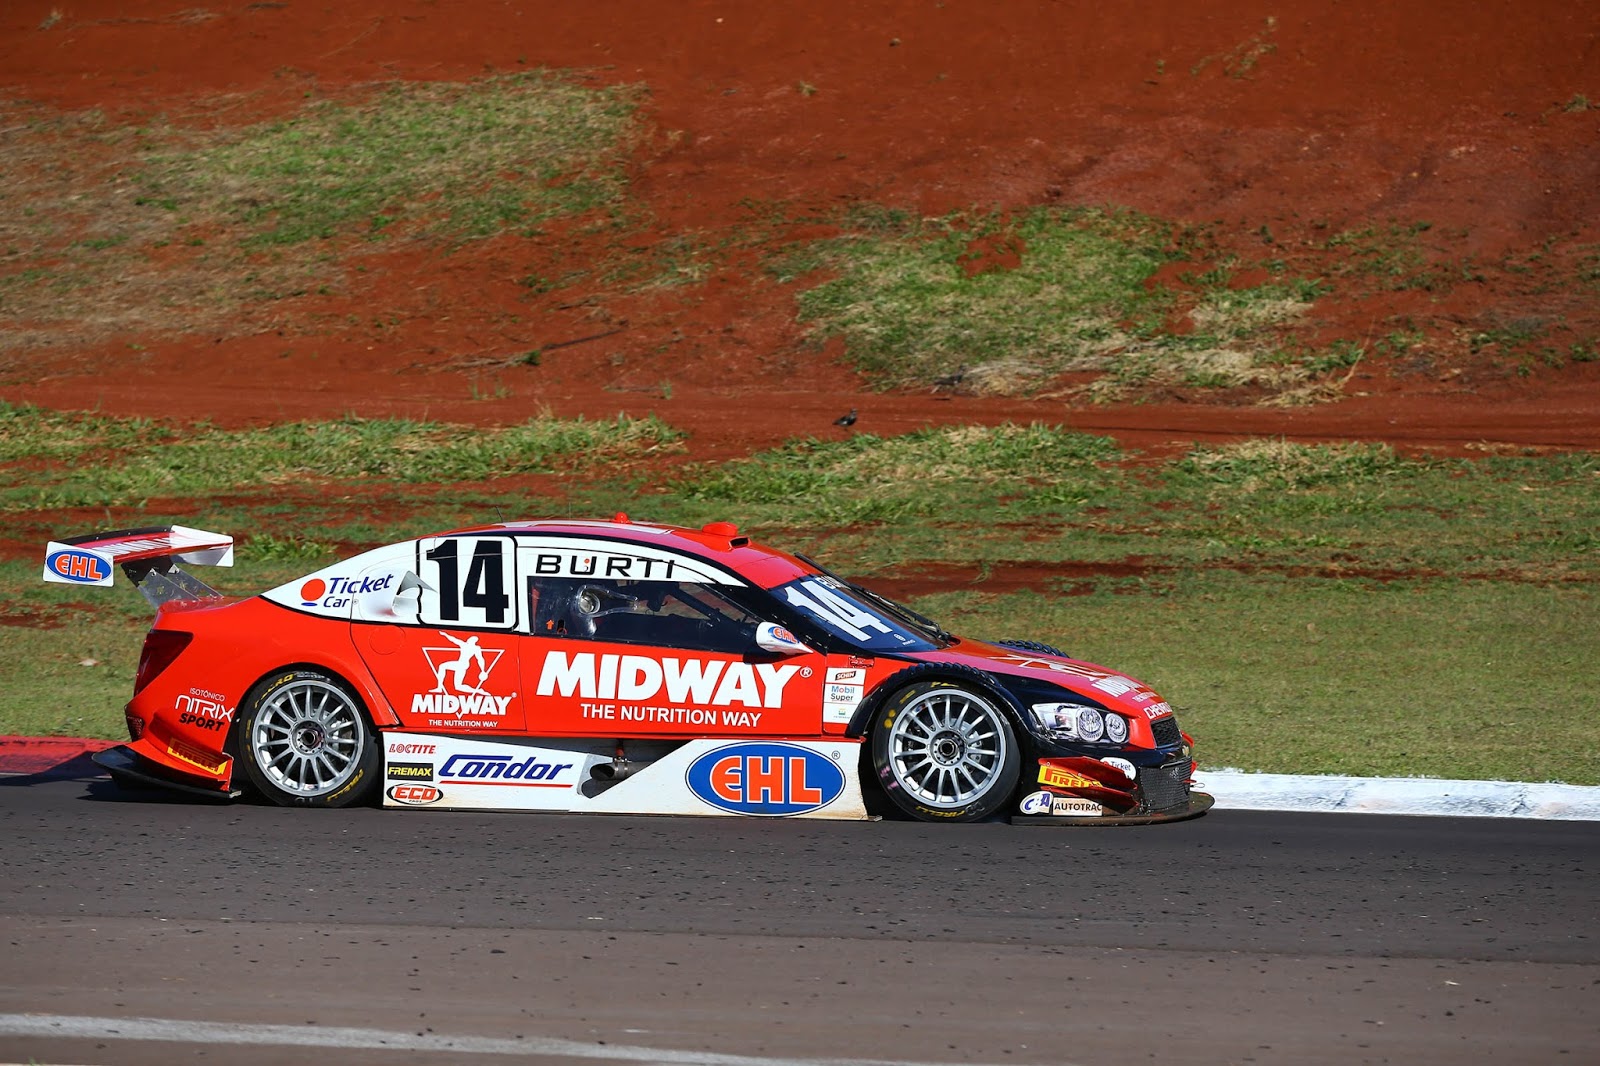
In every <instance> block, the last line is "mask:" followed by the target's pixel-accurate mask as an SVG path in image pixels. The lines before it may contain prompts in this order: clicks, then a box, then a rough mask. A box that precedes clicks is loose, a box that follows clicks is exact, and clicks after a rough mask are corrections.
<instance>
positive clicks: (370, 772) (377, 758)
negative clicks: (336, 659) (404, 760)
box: [237, 667, 382, 808]
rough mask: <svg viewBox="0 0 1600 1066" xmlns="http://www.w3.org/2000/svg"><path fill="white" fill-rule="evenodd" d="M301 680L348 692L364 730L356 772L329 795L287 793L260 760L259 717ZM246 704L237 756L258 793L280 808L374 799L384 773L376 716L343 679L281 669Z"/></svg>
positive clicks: (346, 804) (311, 671) (302, 669)
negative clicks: (257, 741) (274, 699)
mask: <svg viewBox="0 0 1600 1066" xmlns="http://www.w3.org/2000/svg"><path fill="white" fill-rule="evenodd" d="M297 681H320V682H322V683H324V684H327V685H332V686H333V687H334V688H337V689H338V690H339V691H341V692H343V693H344V695H345V698H346V699H348V700H349V701H350V703H351V705H352V706H354V707H355V710H356V724H357V726H358V727H359V729H360V732H361V748H360V751H359V752H358V753H357V755H356V771H355V773H353V774H351V775H350V780H348V781H346V782H345V783H344V784H342V785H340V786H339V787H338V788H337V789H336V790H334V791H333V792H329V793H327V794H326V795H321V796H301V795H297V794H295V793H292V792H285V791H284V790H283V789H281V788H279V787H278V785H277V783H276V782H274V781H273V780H272V778H271V777H269V776H268V775H267V773H266V771H264V770H263V769H262V768H261V765H260V763H258V762H257V761H256V753H255V743H254V738H255V727H256V719H257V718H258V717H259V715H260V714H261V712H262V709H263V708H264V707H265V706H266V705H267V702H268V701H269V700H270V699H271V698H272V697H273V696H274V695H276V694H277V693H278V692H279V691H280V690H282V689H283V688H284V687H285V686H287V685H291V684H294V683H295V682H297ZM244 707H245V711H244V714H243V716H242V718H241V720H240V726H239V750H238V755H237V758H239V759H241V760H243V762H244V771H245V776H246V777H247V778H248V779H249V781H250V784H251V786H252V787H253V788H254V789H255V791H256V793H257V794H259V795H261V796H263V797H265V798H266V799H268V800H270V801H272V802H273V803H276V804H277V805H278V806H280V807H323V808H334V807H351V806H354V805H356V804H358V803H364V802H366V801H368V800H369V799H370V798H371V796H372V795H373V791H374V790H375V789H376V788H377V785H378V778H379V775H380V772H381V767H380V765H379V764H380V762H381V761H382V755H381V745H379V743H378V735H377V731H376V730H375V729H373V727H372V719H371V717H370V716H368V714H367V709H366V707H365V706H363V704H362V702H361V699H360V698H359V697H358V696H357V695H356V694H355V691H354V690H353V689H352V688H351V687H350V686H349V685H348V684H347V683H345V681H344V680H343V679H342V678H340V677H338V676H336V675H334V674H330V673H327V672H325V671H322V670H315V669H310V668H307V667H297V668H291V669H285V670H279V671H277V672H276V673H273V674H271V675H269V676H268V677H266V678H264V679H262V680H261V681H260V682H258V683H257V684H256V686H255V687H254V688H252V689H251V690H250V692H249V693H248V694H247V695H246V696H245V703H244Z"/></svg>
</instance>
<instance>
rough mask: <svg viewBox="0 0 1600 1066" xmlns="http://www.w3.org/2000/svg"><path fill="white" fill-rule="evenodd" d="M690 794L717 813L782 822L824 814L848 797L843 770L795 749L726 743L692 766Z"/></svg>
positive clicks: (792, 746) (813, 753)
mask: <svg viewBox="0 0 1600 1066" xmlns="http://www.w3.org/2000/svg"><path fill="white" fill-rule="evenodd" d="M685 781H686V783H687V784H688V786H689V791H690V792H693V793H694V794H695V796H697V797H698V798H699V799H701V800H703V801H704V802H706V803H709V804H710V805H711V806H713V807H716V808H717V809H719V810H724V811H728V812H730V813H732V814H754V815H762V816H766V817H776V818H782V817H787V816H789V815H795V814H806V813H809V812H811V811H815V810H820V809H822V808H823V807H826V806H827V805H828V804H830V803H832V802H833V801H834V800H836V799H838V798H839V795H840V794H841V793H842V792H844V784H845V780H844V771H843V770H841V769H840V768H839V767H838V766H837V765H835V764H834V762H833V760H831V759H829V758H827V757H826V756H825V755H823V754H821V753H820V752H816V751H812V750H811V749H810V748H802V747H800V746H799V745H797V744H780V743H775V742H766V743H754V742H752V743H743V744H727V745H724V746H723V747H720V748H717V749H715V750H713V751H708V752H706V753H705V754H704V755H702V756H700V757H699V758H698V759H696V760H695V761H694V762H692V763H690V764H689V769H688V772H687V773H686V774H685Z"/></svg>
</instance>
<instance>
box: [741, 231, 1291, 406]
mask: <svg viewBox="0 0 1600 1066" xmlns="http://www.w3.org/2000/svg"><path fill="white" fill-rule="evenodd" d="M841 224H842V225H843V226H844V227H845V228H846V229H847V233H846V235H845V236H843V237H840V238H835V239H831V240H827V241H820V242H814V243H811V244H807V245H804V246H801V247H797V248H790V249H787V250H786V251H785V252H784V253H783V254H782V255H780V256H777V257H774V258H773V259H772V260H771V262H770V264H769V269H771V271H772V272H773V273H774V274H775V275H776V276H777V277H778V278H779V279H780V280H794V279H798V278H801V277H804V276H807V275H809V274H811V273H814V272H817V271H829V272H832V273H833V275H834V276H833V277H831V278H828V279H826V280H823V281H822V282H820V283H819V284H817V285H815V286H814V287H812V288H810V289H808V290H806V291H805V292H802V293H801V294H800V296H799V297H798V305H799V313H800V317H801V318H802V319H803V320H804V321H806V322H808V323H809V324H810V327H811V330H812V335H813V337H814V338H816V339H818V340H822V339H826V338H828V337H841V338H843V340H844V343H845V349H846V352H847V354H848V357H849V358H850V360H851V361H852V362H853V363H854V364H855V366H856V367H857V368H858V369H859V370H861V371H862V372H863V373H864V374H866V375H867V376H868V377H870V378H871V379H872V380H873V381H874V382H876V383H877V384H879V385H882V386H884V387H894V386H905V385H926V384H929V383H938V384H946V385H956V384H959V385H960V387H962V388H963V389H967V390H970V391H974V392H978V393H988V394H1014V393H1027V392H1036V391H1039V390H1040V389H1042V388H1044V387H1046V386H1047V385H1049V384H1050V382H1051V380H1052V379H1053V378H1055V377H1056V376H1058V375H1060V374H1062V373H1065V372H1070V371H1102V372H1104V377H1102V378H1101V379H1100V380H1099V381H1098V382H1096V383H1095V384H1094V385H1092V386H1089V387H1087V388H1086V389H1084V390H1083V391H1085V392H1086V393H1087V395H1088V396H1090V397H1091V398H1093V399H1105V400H1109V399H1120V398H1123V397H1124V396H1126V395H1127V394H1129V393H1130V392H1133V391H1137V390H1139V389H1144V388H1148V387H1150V386H1154V385H1185V386H1194V387H1236V386H1241V385H1255V386H1264V387H1267V388H1269V389H1273V390H1282V389H1286V388H1288V387H1292V386H1298V385H1301V384H1303V383H1304V382H1305V381H1306V380H1307V379H1308V378H1310V377H1313V376H1315V374H1317V373H1319V372H1320V370H1319V369H1318V368H1316V367H1313V366H1311V365H1310V356H1308V358H1307V359H1306V360H1297V359H1292V358H1291V359H1287V360H1286V359H1284V358H1283V357H1282V355H1281V346H1278V345H1275V344H1273V343H1272V338H1274V337H1275V336H1276V335H1277V334H1278V333H1279V332H1280V331H1281V330H1282V329H1283V328H1284V327H1286V326H1287V325H1289V324H1291V323H1293V322H1294V321H1295V320H1297V319H1298V318H1299V317H1300V315H1302V314H1303V313H1304V312H1305V311H1306V309H1307V308H1309V307H1310V305H1311V302H1312V301H1313V300H1314V299H1315V298H1316V297H1317V296H1318V295H1319V294H1320V292H1321V288H1320V286H1318V285H1316V284H1315V283H1312V282H1305V281H1294V280H1277V281H1272V282H1269V283H1267V284H1262V285H1256V286H1248V287H1242V288H1232V287H1231V285H1230V283H1231V281H1232V277H1233V275H1232V271H1231V270H1230V269H1228V268H1226V267H1224V268H1219V269H1217V270H1215V271H1210V272H1207V273H1206V274H1204V275H1202V276H1201V277H1199V278H1197V279H1196V281H1197V282H1198V283H1199V285H1200V286H1201V288H1200V291H1199V293H1198V295H1197V296H1194V297H1192V298H1189V299H1188V302H1187V303H1186V304H1184V305H1183V306H1180V304H1179V298H1178V296H1177V295H1176V294H1175V293H1173V292H1172V291H1169V290H1166V289H1163V288H1161V287H1154V288H1152V287H1151V286H1149V285H1147V282H1148V281H1149V279H1150V278H1151V277H1152V276H1153V275H1154V274H1155V273H1156V271H1157V270H1158V269H1159V268H1160V267H1161V266H1162V265H1163V264H1164V263H1167V262H1169V261H1172V260H1175V259H1180V258H1182V257H1183V256H1184V255H1186V254H1188V252H1187V250H1186V244H1187V243H1188V242H1189V241H1190V240H1192V239H1193V235H1191V234H1186V233H1185V232H1183V231H1180V230H1179V228H1178V227H1176V226H1174V225H1172V224H1170V223H1167V222H1163V221H1161V220H1159V219H1153V218H1149V217H1147V216H1142V215H1138V214H1135V213H1133V212H1127V211H1121V212H1118V211H1101V210H1091V209H1058V208H1036V209H1033V210H1030V211H1027V212H1023V213H1021V214H1017V215H1013V216H1000V215H974V214H971V213H961V214H954V215H948V216H945V217H943V218H935V219H912V218H908V217H906V216H904V215H900V214H895V213H893V212H887V211H879V212H875V213H873V212H858V213H857V214H856V215H854V216H851V217H848V218H846V219H844V220H843V222H842V223H841ZM1178 311H1184V312H1186V313H1187V316H1188V318H1189V320H1190V322H1191V324H1192V329H1190V330H1182V331H1177V330H1174V329H1172V328H1171V327H1170V324H1169V319H1170V318H1171V317H1172V316H1173V315H1174V314H1175V313H1176V312H1178ZM1312 354H1314V353H1312Z"/></svg>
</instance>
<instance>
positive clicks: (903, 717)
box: [872, 680, 1022, 822]
mask: <svg viewBox="0 0 1600 1066" xmlns="http://www.w3.org/2000/svg"><path fill="white" fill-rule="evenodd" d="M872 767H873V770H874V772H875V773H876V774H877V777H878V784H879V785H880V786H881V787H882V789H883V792H884V794H885V795H886V796H888V798H889V800H890V802H892V803H893V804H894V805H895V806H896V807H898V808H899V809H900V810H901V811H903V812H904V813H906V814H908V815H910V816H911V817H912V818H915V819H918V820H919V821H925V822H975V821H978V820H980V819H983V818H987V817H989V816H990V815H991V814H994V813H995V812H996V811H998V810H1000V808H1001V807H1003V806H1005V805H1006V803H1007V801H1009V800H1010V799H1011V797H1012V794H1013V793H1015V792H1016V789H1017V779H1018V777H1019V776H1020V774H1021V770H1022V751H1021V748H1020V747H1019V746H1018V744H1017V737H1016V732H1015V731H1014V730H1013V729H1012V728H1011V722H1010V719H1009V718H1008V717H1007V716H1006V712H1005V711H1004V710H1003V709H1002V708H1001V703H1000V701H999V700H998V699H996V698H995V697H994V696H992V695H990V694H989V693H987V692H985V691H983V690H982V689H981V688H980V687H978V686H976V685H972V684H966V683H956V682H951V681H933V680H930V681H920V682H917V683H916V684H913V685H908V686H906V687H905V688H903V689H901V690H900V691H899V692H896V693H895V694H894V695H892V696H890V697H889V698H888V700H886V701H885V702H884V704H883V707H882V708H881V710H880V711H879V712H878V716H877V719H876V721H875V722H874V723H873V727H872Z"/></svg>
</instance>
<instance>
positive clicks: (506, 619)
mask: <svg viewBox="0 0 1600 1066" xmlns="http://www.w3.org/2000/svg"><path fill="white" fill-rule="evenodd" d="M417 548H418V553H419V554H420V555H421V560H420V564H419V567H418V568H419V570H420V571H421V574H422V579H423V580H424V581H426V582H427V583H428V584H429V585H432V586H433V587H434V588H435V589H437V590H438V592H436V593H427V592H424V593H423V595H422V601H421V604H420V608H421V612H420V613H421V621H422V623H423V624H424V625H452V626H493V627H498V628H510V627H512V626H515V625H516V624H517V615H516V612H515V611H513V610H512V609H511V593H510V591H509V590H511V589H513V588H515V587H516V574H515V572H514V571H515V569H516V558H517V551H516V545H515V543H514V542H513V541H512V539H511V538H510V537H433V538H429V539H427V540H423V541H420V542H419V543H418V545H417ZM508 570H509V571H513V572H510V573H508V572H507V571H508Z"/></svg>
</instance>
